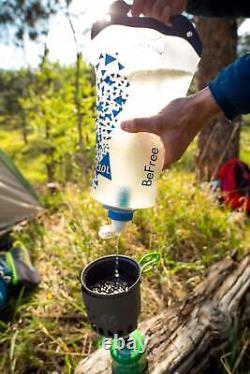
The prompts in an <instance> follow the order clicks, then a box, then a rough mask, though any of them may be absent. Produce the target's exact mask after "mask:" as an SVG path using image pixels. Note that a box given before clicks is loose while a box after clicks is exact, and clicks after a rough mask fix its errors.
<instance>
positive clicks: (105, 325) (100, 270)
mask: <svg viewBox="0 0 250 374" xmlns="http://www.w3.org/2000/svg"><path fill="white" fill-rule="evenodd" d="M116 258H117V256H116V255H112V256H105V257H102V258H99V259H98V260H96V261H93V262H91V263H90V264H89V265H88V266H87V267H86V268H85V269H83V271H82V273H81V285H82V295H83V300H84V303H85V306H86V309H87V315H88V319H89V321H90V323H91V325H92V327H93V329H94V330H95V331H97V332H98V333H99V334H100V335H102V336H105V337H114V335H115V334H116V335H118V336H119V337H122V336H127V335H129V334H130V333H131V332H132V331H134V330H135V329H136V328H137V324H138V318H139V314H140V308H141V299H140V280H141V269H140V265H139V264H138V262H136V261H135V260H133V259H132V258H130V257H127V256H118V270H119V276H120V278H121V280H124V281H126V282H127V285H128V291H126V292H122V293H119V294H111V295H110V294H108V295H103V294H98V293H95V292H93V291H92V290H91V288H92V287H93V286H94V284H96V283H97V282H100V281H102V280H105V279H110V278H112V277H113V276H114V274H115V269H116Z"/></svg>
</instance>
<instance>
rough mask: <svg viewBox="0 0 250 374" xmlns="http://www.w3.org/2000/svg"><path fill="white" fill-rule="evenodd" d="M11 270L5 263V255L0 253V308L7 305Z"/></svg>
mask: <svg viewBox="0 0 250 374" xmlns="http://www.w3.org/2000/svg"><path fill="white" fill-rule="evenodd" d="M11 280H12V276H11V271H10V268H9V267H8V265H7V263H6V258H5V255H0V309H3V308H5V307H6V305H7V301H8V299H9V293H10V286H11Z"/></svg>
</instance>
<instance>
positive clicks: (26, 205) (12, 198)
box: [0, 150, 42, 235]
mask: <svg viewBox="0 0 250 374" xmlns="http://www.w3.org/2000/svg"><path fill="white" fill-rule="evenodd" d="M41 211H42V208H41V206H40V204H39V202H38V199H37V197H36V194H35V192H34V191H33V189H32V187H31V185H30V184H29V183H28V181H27V180H26V179H25V178H24V177H23V176H22V174H21V173H20V171H19V170H18V169H17V167H16V166H15V164H14V163H13V162H12V161H11V159H10V158H9V157H8V156H7V155H6V154H5V153H4V152H3V151H1V150H0V235H1V234H3V233H5V232H7V231H10V230H11V228H12V227H13V226H14V225H15V224H17V223H19V222H21V221H23V220H25V219H28V218H32V217H34V216H35V215H36V214H37V213H39V212H41Z"/></svg>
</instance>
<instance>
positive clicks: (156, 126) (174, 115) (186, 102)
mask: <svg viewBox="0 0 250 374" xmlns="http://www.w3.org/2000/svg"><path fill="white" fill-rule="evenodd" d="M220 112H221V110H220V108H219V106H218V104H217V103H216V101H215V99H214V98H213V96H212V94H211V92H210V90H209V88H208V87H207V88H205V89H204V90H202V91H200V92H197V93H196V94H194V95H191V96H188V97H183V98H180V99H176V100H174V101H172V102H171V103H170V104H168V105H167V106H166V107H165V108H164V109H163V110H162V111H161V112H160V113H159V114H156V115H155V116H152V117H148V118H135V119H131V120H128V121H124V122H123V123H122V124H121V128H122V129H123V130H125V131H128V132H130V133H137V132H149V133H152V134H156V135H158V136H160V138H161V139H162V142H163V144H164V147H165V163H164V168H167V167H169V166H170V165H171V164H172V163H173V162H175V161H177V160H178V159H179V158H180V157H181V156H182V155H183V153H184V152H185V150H186V148H187V147H188V146H189V144H190V143H191V141H192V140H193V138H194V137H195V135H196V134H197V133H198V132H199V131H200V130H201V128H202V127H203V126H204V125H206V124H207V123H208V122H209V121H210V120H211V119H212V118H214V117H215V116H217V115H218V114H219V113H220Z"/></svg>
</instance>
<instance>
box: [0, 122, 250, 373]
mask: <svg viewBox="0 0 250 374" xmlns="http://www.w3.org/2000/svg"><path fill="white" fill-rule="evenodd" d="M249 132H250V131H249V128H248V127H244V129H243V134H242V147H241V149H242V150H241V156H242V158H243V160H244V161H246V162H248V163H250V143H249V139H250V134H249ZM0 138H1V147H2V148H3V150H5V151H6V152H7V153H8V154H10V155H11V156H13V158H14V160H15V161H16V163H17V165H18V166H19V167H20V169H21V170H22V171H23V173H24V174H25V175H26V177H27V178H29V180H30V181H31V182H32V183H34V184H35V186H37V187H38V189H39V190H41V191H42V193H41V196H42V200H43V201H44V202H45V204H46V207H47V210H46V212H45V214H44V215H43V216H42V217H40V218H38V219H37V220H35V221H34V222H31V223H30V224H29V225H27V226H24V227H23V226H21V227H17V228H16V229H15V231H14V232H13V240H14V243H15V244H16V245H18V246H25V247H26V248H27V249H28V250H29V252H30V253H31V255H32V258H33V261H34V264H35V266H36V268H37V269H38V271H39V272H40V274H41V276H42V282H41V284H40V285H39V287H38V289H37V290H36V291H35V292H34V293H33V294H27V293H26V292H21V293H20V294H19V296H18V297H16V298H13V299H12V305H11V307H10V308H9V309H8V310H7V313H6V314H5V317H3V319H2V321H1V322H0V353H1V354H0V373H3V374H5V373H6V374H8V373H18V374H26V373H55V372H57V373H72V372H73V370H74V368H75V367H76V365H77V363H78V362H79V360H80V359H82V358H84V357H85V356H87V355H88V354H89V353H90V352H92V351H93V350H94V349H96V347H97V344H98V337H97V335H96V334H95V333H94V332H93V331H92V330H91V329H90V327H89V325H88V321H87V318H86V312H85V309H84V306H83V303H82V299H81V294H80V287H79V273H80V271H81V269H82V268H83V267H84V266H85V265H86V264H87V263H88V262H89V261H91V260H93V259H95V258H97V257H100V256H102V255H106V254H111V253H113V246H114V243H113V242H112V240H111V241H102V240H101V239H99V238H98V235H97V231H98V228H99V227H100V225H102V224H104V223H105V222H106V221H107V219H106V215H105V211H104V210H103V208H102V207H101V206H100V205H99V204H98V203H96V202H95V201H94V200H93V199H92V198H91V196H90V194H89V192H88V190H87V189H82V188H81V187H79V186H77V185H73V184H67V185H65V186H60V187H59V189H58V191H57V192H56V193H55V194H54V195H50V194H49V193H48V192H47V191H46V188H45V187H44V184H45V181H46V177H45V169H44V166H43V162H44V158H43V156H41V154H40V152H39V146H40V145H39V142H38V141H37V139H35V138H33V137H32V136H31V137H30V144H29V146H25V147H24V146H23V144H22V139H21V137H20V135H19V133H18V132H17V131H15V132H13V131H11V132H7V131H6V129H4V128H3V129H1V130H0ZM194 150H195V143H194V144H192V145H191V147H190V149H189V151H188V152H187V153H186V155H185V156H184V157H183V159H182V160H181V161H180V162H178V163H177V164H176V165H175V166H174V167H173V168H172V169H171V170H170V171H168V172H166V173H165V174H164V175H163V176H162V177H161V179H160V181H159V193H158V201H157V204H156V206H155V207H154V208H153V209H147V210H143V211H138V212H136V214H135V219H134V221H133V223H131V224H129V225H128V227H127V229H126V232H125V233H124V235H123V237H122V238H121V242H120V249H119V250H120V253H124V254H128V255H131V256H133V257H136V258H137V259H140V258H141V256H143V255H144V254H146V253H148V251H150V250H157V251H159V252H160V254H161V261H160V264H159V266H158V268H157V269H156V271H155V272H153V273H151V274H149V275H146V276H145V277H144V279H143V283H142V314H141V319H144V318H148V317H150V316H152V315H155V314H156V313H158V312H159V311H160V310H162V309H163V308H165V307H166V306H171V305H173V304H174V303H176V301H178V300H180V299H181V298H183V297H184V296H185V295H187V294H188V292H190V290H191V289H192V288H193V287H194V286H195V285H196V284H197V283H199V282H200V280H201V279H202V278H203V275H204V270H205V269H206V268H207V267H208V266H209V265H210V264H211V263H213V262H216V261H218V260H219V259H220V258H222V257H224V256H225V255H226V254H228V253H229V252H230V251H231V250H232V249H233V248H238V249H239V251H240V253H244V251H245V249H246V248H247V244H248V243H249V239H250V224H249V222H247V221H246V218H245V216H244V215H243V214H240V213H239V214H236V215H235V214H232V213H231V212H230V211H228V210H227V209H223V208H221V207H219V206H218V204H217V202H216V201H215V200H214V198H213V197H212V196H211V193H210V192H209V190H208V188H207V187H205V186H204V187H202V188H201V186H199V185H197V183H196V181H195V179H194V174H193V169H194V165H193V160H192V158H193V152H194ZM246 341H247V338H246V339H244V344H245V343H246ZM244 344H243V345H242V344H241V345H236V346H235V347H234V351H233V349H232V352H231V353H232V354H231V356H230V357H229V356H226V357H224V358H223V360H224V361H223V362H224V365H227V366H228V367H229V369H230V368H231V369H232V368H233V367H234V365H235V361H234V362H231V361H232V360H231V358H232V355H234V357H236V360H237V357H239V354H240V352H241V349H242V347H243V346H244ZM236 348H237V351H236V352H235V349H236ZM237 352H238V354H237ZM230 360H231V361H230ZM240 370H243V369H242V368H241V364H239V367H238V371H236V373H243V372H244V371H240ZM222 372H223V371H222ZM224 372H226V371H224ZM245 373H246V372H245Z"/></svg>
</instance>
